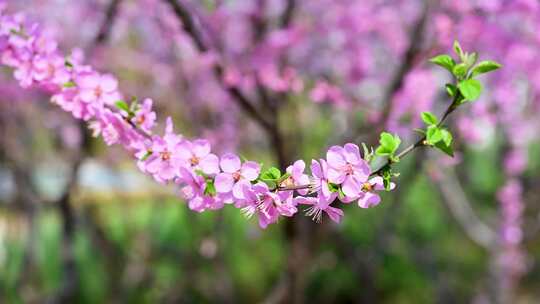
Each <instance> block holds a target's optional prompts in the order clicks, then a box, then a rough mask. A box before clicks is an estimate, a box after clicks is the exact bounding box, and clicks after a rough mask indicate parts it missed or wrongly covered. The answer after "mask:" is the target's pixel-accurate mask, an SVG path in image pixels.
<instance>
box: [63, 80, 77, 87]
mask: <svg viewBox="0 0 540 304" xmlns="http://www.w3.org/2000/svg"><path fill="white" fill-rule="evenodd" d="M63 86H64V88H74V87H76V86H77V85H76V84H75V82H73V81H68V82H66V83H64V85H63Z"/></svg>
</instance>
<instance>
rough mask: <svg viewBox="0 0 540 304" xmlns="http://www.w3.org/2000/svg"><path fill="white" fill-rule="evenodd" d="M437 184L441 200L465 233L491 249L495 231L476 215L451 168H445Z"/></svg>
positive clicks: (495, 236) (494, 239)
mask: <svg viewBox="0 0 540 304" xmlns="http://www.w3.org/2000/svg"><path fill="white" fill-rule="evenodd" d="M437 186H438V188H439V190H440V192H441V195H442V197H443V202H444V203H445V205H446V206H447V207H448V209H449V211H450V213H451V214H452V215H453V217H454V219H455V220H456V221H457V222H458V223H459V224H460V226H461V227H462V228H463V231H465V233H466V235H467V236H468V237H469V238H470V239H471V240H473V241H474V242H475V243H477V244H479V245H481V246H482V247H484V248H486V249H488V250H491V249H492V248H493V247H494V246H495V245H496V241H497V233H496V232H495V231H494V230H493V229H492V228H491V227H489V226H488V225H487V224H485V223H484V222H483V221H482V220H481V219H480V218H479V217H478V216H477V215H476V213H475V212H474V210H473V208H472V206H471V203H470V202H469V200H468V199H467V196H466V194H465V192H464V191H463V188H462V187H461V185H460V183H459V181H458V180H457V177H456V175H455V172H454V171H453V169H447V170H446V172H445V174H444V175H443V176H442V177H441V181H439V182H437Z"/></svg>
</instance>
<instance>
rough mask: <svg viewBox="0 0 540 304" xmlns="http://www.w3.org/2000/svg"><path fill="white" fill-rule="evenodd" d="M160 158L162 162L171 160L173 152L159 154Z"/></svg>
mask: <svg viewBox="0 0 540 304" xmlns="http://www.w3.org/2000/svg"><path fill="white" fill-rule="evenodd" d="M159 156H160V157H161V159H162V160H164V161H167V160H169V159H171V152H169V151H163V152H159Z"/></svg>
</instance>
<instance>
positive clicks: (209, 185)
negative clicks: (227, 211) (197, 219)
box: [204, 179, 217, 196]
mask: <svg viewBox="0 0 540 304" xmlns="http://www.w3.org/2000/svg"><path fill="white" fill-rule="evenodd" d="M216 193H217V192H216V186H215V185H214V180H213V179H207V180H206V187H204V194H205V195H209V196H214V195H216Z"/></svg>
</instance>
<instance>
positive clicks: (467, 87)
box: [458, 79, 482, 101]
mask: <svg viewBox="0 0 540 304" xmlns="http://www.w3.org/2000/svg"><path fill="white" fill-rule="evenodd" d="M458 88H459V91H460V92H461V95H463V97H465V99H466V100H468V101H474V100H476V99H478V98H479V97H480V94H482V84H481V83H480V81H478V80H476V79H466V80H463V81H461V82H460V83H458Z"/></svg>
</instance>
